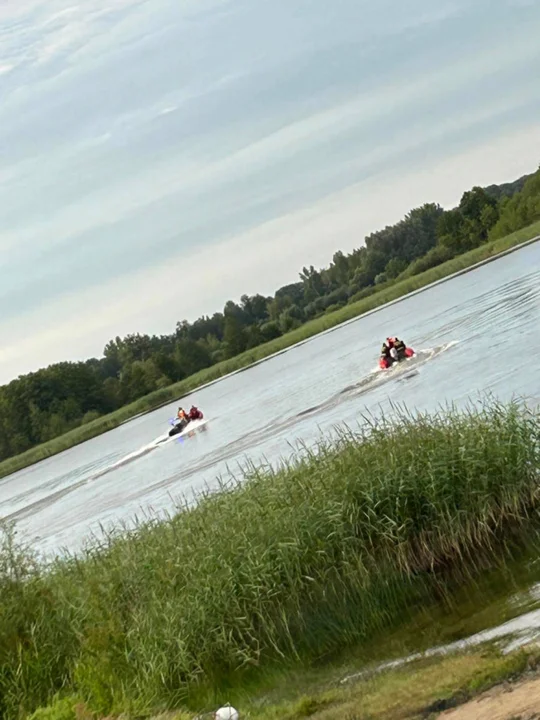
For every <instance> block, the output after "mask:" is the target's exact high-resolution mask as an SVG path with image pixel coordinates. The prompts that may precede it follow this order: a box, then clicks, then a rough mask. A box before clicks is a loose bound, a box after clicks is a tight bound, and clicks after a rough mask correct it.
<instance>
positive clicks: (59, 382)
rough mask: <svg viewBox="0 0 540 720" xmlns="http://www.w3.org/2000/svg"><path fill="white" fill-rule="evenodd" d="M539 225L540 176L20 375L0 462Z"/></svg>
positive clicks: (1, 432)
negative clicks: (95, 353)
mask: <svg viewBox="0 0 540 720" xmlns="http://www.w3.org/2000/svg"><path fill="white" fill-rule="evenodd" d="M539 218H540V169H539V170H538V171H537V172H536V173H534V174H533V175H527V176H524V177H522V178H520V179H519V180H517V181H516V182H514V183H507V184H504V185H499V186H497V185H492V186H490V187H487V188H480V187H474V188H472V190H469V191H467V192H465V193H464V194H463V197H462V198H461V201H460V203H459V205H458V206H457V207H456V208H453V209H451V210H447V211H445V210H443V208H442V207H441V206H440V205H438V204H434V203H429V204H425V205H423V206H422V207H419V208H415V209H414V210H411V212H410V213H408V214H407V215H406V216H405V218H403V220H401V221H400V222H398V223H397V224H396V225H392V226H387V227H385V228H384V229H383V230H379V231H377V232H375V233H372V234H371V235H369V236H368V237H366V238H365V244H364V245H362V246H361V247H358V248H356V249H354V250H353V251H352V252H351V253H349V254H344V253H343V252H341V251H338V252H336V253H335V254H334V257H333V258H332V262H331V263H330V265H329V266H328V267H327V268H324V269H315V268H314V267H313V266H310V267H304V268H303V270H302V272H301V273H300V279H299V281H298V282H295V283H292V284H290V285H285V286H284V287H282V288H280V289H279V290H278V291H277V292H276V293H275V295H274V296H273V297H265V296H263V295H252V296H248V295H244V296H242V297H241V299H240V302H234V301H232V300H230V301H228V302H227V303H226V304H225V307H224V309H223V311H222V312H216V313H214V315H212V316H211V317H209V316H204V317H200V318H199V319H198V320H196V321H195V322H193V323H189V322H187V321H186V320H182V321H180V322H178V323H177V326H176V329H175V331H174V332H173V333H172V334H170V335H161V336H156V335H154V336H150V335H140V334H136V335H128V336H127V337H124V338H120V337H117V338H115V339H114V340H111V341H110V342H109V343H108V344H107V345H106V347H105V349H104V352H103V357H102V358H99V359H96V358H93V359H90V360H87V361H86V362H76V363H73V362H64V363H57V364H54V365H51V366H49V367H48V368H45V369H42V370H39V371H37V372H34V373H30V374H27V375H23V376H20V377H19V378H17V379H16V380H13V381H12V382H10V383H9V384H8V385H4V386H3V387H0V460H3V459H6V458H8V457H11V456H13V455H16V454H18V453H21V452H24V451H25V450H28V449H29V448H31V447H33V446H35V445H37V444H39V443H42V442H45V441H47V440H50V439H52V438H54V437H57V436H58V435H61V434H62V433H64V432H66V431H68V430H70V429H72V428H74V427H77V426H79V425H81V424H83V423H86V422H88V421H90V420H93V419H96V418H97V417H99V416H101V415H104V414H106V413H109V412H112V411H114V410H116V409H118V408H120V407H122V406H123V405H125V404H127V403H130V402H132V401H134V400H137V399H138V398H140V397H142V396H144V395H147V394H148V393H150V392H152V391H154V390H157V389H159V388H162V387H166V386H167V385H170V384H171V383H174V382H176V381H179V380H182V379H183V378H185V377H187V376H189V375H192V374H193V373H195V372H197V371H198V370H202V369H204V368H207V367H210V366H211V365H213V364H215V363H218V362H220V361H221V360H225V359H227V358H231V357H234V356H235V355H238V354H239V353H241V352H243V351H244V350H247V349H250V348H254V347H256V346H258V345H261V344H262V343H265V342H267V341H269V340H273V339H274V338H277V337H279V336H280V335H283V334H284V333H287V332H288V331H290V330H292V329H294V328H297V327H299V326H300V325H302V323H304V322H306V321H308V320H311V319H313V318H316V317H318V316H320V315H322V314H324V313H329V312H332V311H333V310H336V309H337V308H339V307H342V306H343V305H346V304H347V303H351V302H354V301H356V300H359V299H361V298H364V297H367V296H368V295H370V294H372V293H374V292H376V291H377V289H378V288H380V287H381V286H384V285H387V284H389V283H391V282H393V281H395V280H396V279H398V278H399V279H402V278H405V277H409V276H411V275H415V274H417V273H420V272H423V271H424V270H427V269H429V268H431V267H434V266H435V265H438V264H440V263H442V262H445V261H446V260H449V259H451V258H452V257H454V256H456V255H458V254H460V253H463V252H466V251H468V250H471V249H472V248H475V247H477V246H479V245H481V244H482V243H485V242H486V241H488V240H490V239H495V238H499V237H501V236H503V235H506V234H508V233H510V232H513V231H514V230H518V229H520V228H522V227H525V226H527V225H530V224H531V223H533V222H534V221H535V220H537V219H539Z"/></svg>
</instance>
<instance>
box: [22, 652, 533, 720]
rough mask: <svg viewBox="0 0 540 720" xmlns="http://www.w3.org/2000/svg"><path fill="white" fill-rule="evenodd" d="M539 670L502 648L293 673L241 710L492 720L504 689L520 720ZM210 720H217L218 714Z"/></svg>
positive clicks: (283, 718)
mask: <svg viewBox="0 0 540 720" xmlns="http://www.w3.org/2000/svg"><path fill="white" fill-rule="evenodd" d="M539 666H540V651H539V650H538V648H537V647H534V646H529V647H525V648H523V649H520V650H518V651H514V652H512V653H509V654H505V655H503V654H501V653H500V652H499V651H498V650H497V648H496V647H495V646H489V645H486V646H483V647H481V648H478V649H475V650H473V651H470V652H467V653H453V654H450V655H448V656H446V657H442V658H431V659H424V660H419V661H415V662H413V663H411V664H409V665H407V666H405V667H402V668H400V669H397V670H390V671H386V672H384V673H380V674H376V675H373V676H371V677H367V678H363V679H361V680H356V681H354V682H346V683H344V681H343V676H342V675H341V674H340V668H338V667H336V668H325V669H324V670H318V671H304V672H300V673H293V674H291V675H289V676H283V677H282V678H281V679H280V682H279V684H277V685H276V687H274V688H273V689H269V690H267V691H266V692H264V691H262V692H258V693H257V692H256V693H252V694H250V693H249V692H247V693H243V694H242V693H241V694H240V695H239V697H237V698H236V699H235V700H234V705H235V706H236V708H237V709H239V711H240V717H241V720H304V719H305V718H308V717H309V718H312V720H425V719H426V718H433V719H434V718H436V717H439V714H440V713H441V712H444V711H445V710H447V709H450V708H454V709H455V712H457V713H460V720H461V718H463V720H478V715H477V712H478V709H477V707H475V706H474V704H473V701H474V700H475V699H476V698H479V696H481V695H482V694H483V697H482V700H483V702H484V705H488V708H489V709H490V711H491V714H490V715H489V717H493V716H494V713H495V712H498V713H500V711H501V704H502V703H501V696H500V690H502V689H503V687H504V689H506V690H511V691H513V692H512V693H511V694H512V695H513V698H512V700H511V701H510V703H511V707H510V708H509V712H508V714H505V715H501V714H497V715H496V717H497V718H498V719H499V720H500V718H502V717H504V718H505V720H506V719H508V720H518V718H522V717H523V716H522V715H521V712H520V711H521V710H525V709H526V707H527V706H528V705H529V703H531V702H532V703H534V702H536V703H538V702H539V700H540V675H539V673H538V669H539ZM503 684H504V685H503ZM501 686H503V687H501ZM490 690H491V691H492V692H491V693H489V691H490ZM497 691H499V693H498V692H497ZM524 694H525V699H526V701H527V702H526V703H523V695H524ZM517 695H521V696H522V697H520V698H517V697H516V696H517ZM510 703H505V704H510ZM524 706H525V707H524ZM483 710H484V712H485V710H486V708H485V707H484V708H483ZM128 717H129V716H128ZM196 717H197V718H200V717H201V715H197V716H196ZM525 717H530V716H529V715H525ZM202 718H204V720H211V719H212V714H211V713H208V714H203V715H202ZM158 719H159V720H194V713H193V712H189V711H185V710H184V711H181V710H180V711H170V712H164V713H161V714H159V715H158V716H156V717H155V720H158ZM32 720H93V716H92V714H91V713H90V712H89V711H88V709H87V708H86V706H85V705H84V703H82V702H81V701H80V698H77V697H76V696H67V697H64V698H58V699H57V700H56V701H54V702H53V704H52V705H51V706H49V707H47V708H43V709H39V710H38V711H37V712H36V713H35V714H34V715H33V717H32ZM125 720H128V719H127V718H126V719H125Z"/></svg>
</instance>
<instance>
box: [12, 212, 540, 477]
mask: <svg viewBox="0 0 540 720" xmlns="http://www.w3.org/2000/svg"><path fill="white" fill-rule="evenodd" d="M539 234H540V222H538V223H536V224H534V225H531V226H530V227H528V228H523V229H522V230H519V231H518V232H515V233H513V234H512V235H509V236H508V237H505V238H502V239H500V240H495V241H493V242H490V243H486V244H485V245H482V246H480V247H478V248H476V249H475V250H471V251H470V252H468V253H464V254H463V255H459V256H458V257H455V258H453V259H452V260H449V261H448V262H445V263H443V264H441V265H438V266H436V267H434V268H431V269H430V270H426V271H425V272H422V273H419V274H418V275H414V276H412V277H407V278H405V279H401V280H400V279H399V278H398V279H397V280H395V281H390V282H389V283H386V284H385V285H383V286H381V287H380V289H378V290H377V291H376V292H374V293H373V294H372V295H370V296H369V297H366V298H364V299H362V300H358V301H357V302H354V303H350V304H349V305H346V306H345V307H342V308H340V309H339V310H336V311H334V312H332V313H328V314H326V315H323V316H322V317H319V318H317V319H315V320H312V321H310V322H308V323H305V324H304V325H302V326H301V327H299V328H297V329H296V330H293V331H291V332H289V333H287V334H286V335H283V336H281V337H279V338H277V339H276V340H273V341H271V342H269V343H265V344H264V345H260V346H258V347H256V348H253V349H252V350H248V351H246V352H244V353H242V354H241V355H238V356H236V357H234V358H232V359H230V360H227V361H224V362H221V363H218V364H216V365H213V366H212V367H210V368H207V369H206V370H202V371H200V372H198V373H196V374H195V375H192V376H190V377H188V378H186V379H185V380H182V381H181V382H179V383H175V384H174V385H171V386H169V387H167V388H163V389H161V390H157V391H156V392H153V393H151V394H150V395H147V396H145V397H143V398H140V399H139V400H137V401H136V402H134V403H131V404H130V405H126V406H125V407H123V408H121V409H120V410H117V411H116V412H114V413H111V414H110V415H107V416H104V417H101V418H98V419H96V420H93V421H92V422H89V423H87V424H85V425H82V426H81V427H78V428H76V429H74V430H72V431H70V432H68V433H66V434H65V435H62V436H60V437H57V438H55V439H53V440H51V441H49V442H47V443H44V444H42V445H39V446H37V447H34V448H32V449H30V450H28V451H27V452H25V453H22V454H20V455H17V456H15V457H12V458H9V459H7V460H5V461H3V462H1V463H0V478H1V477H5V476H6V475H9V474H11V473H14V472H16V471H17V470H20V469H22V468H24V467H27V466H28V465H32V464H34V463H36V462H39V461H40V460H44V459H46V458H48V457H51V456H52V455H56V454H58V453H60V452H63V451H64V450H67V449H69V448H71V447H73V446H74V445H78V444H80V443H82V442H85V441H87V440H90V439H91V438H94V437H96V436H98V435H101V434H102V433H104V432H107V431H108V430H112V429H114V428H115V427H118V426H119V425H121V424H122V423H123V422H125V421H126V420H128V419H130V418H132V417H134V416H136V415H139V414H141V413H145V412H148V411H150V410H154V409H156V408H158V407H161V406H163V405H166V404H168V403H170V402H173V401H174V400H177V399H179V398H181V397H183V396H185V395H187V394H189V393H191V392H192V391H194V390H196V389H199V388H201V387H204V386H205V385H208V384H211V383H212V382H215V381H217V380H219V379H220V378H223V377H225V376H227V375H229V374H231V373H234V372H237V371H239V370H242V369H245V368H247V367H249V366H250V365H253V364H255V363H258V362H262V361H263V360H265V359H267V358H269V357H271V356H272V355H275V354H276V353H280V352H283V351H285V350H286V349H287V348H290V347H291V346H293V345H296V344H297V343H301V342H303V341H306V340H308V339H309V338H311V337H313V336H315V335H317V334H319V333H321V332H324V331H326V330H329V329H331V328H334V327H336V326H338V325H340V324H341V323H344V322H346V321H348V320H351V319H353V318H355V317H358V316H360V315H363V314H365V313H368V312H370V311H373V310H375V309H376V308H378V307H380V306H382V305H384V304H386V303H389V302H392V301H395V300H398V299H400V298H403V297H404V296H406V295H408V294H410V293H412V292H415V291H418V290H420V289H422V288H425V287H427V286H428V285H431V284H432V283H435V282H437V281H441V280H443V279H444V278H449V277H450V276H452V275H455V274H456V273H460V272H464V271H467V270H468V269H471V268H472V267H473V266H475V265H476V264H478V263H482V262H486V261H489V260H490V259H495V257H496V256H497V255H500V254H501V253H505V252H507V251H509V250H511V249H516V248H517V247H518V246H519V245H521V244H523V243H525V242H527V241H529V240H530V239H531V238H535V237H536V236H537V235H539ZM377 342H378V340H377Z"/></svg>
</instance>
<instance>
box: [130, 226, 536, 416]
mask: <svg viewBox="0 0 540 720" xmlns="http://www.w3.org/2000/svg"><path fill="white" fill-rule="evenodd" d="M539 241H540V235H536V236H535V237H533V238H530V239H529V240H525V241H524V242H522V243H520V244H519V245H514V246H512V247H510V248H507V249H506V250H501V251H500V252H499V253H497V254H496V255H491V256H490V257H487V258H484V259H483V260H479V261H478V262H476V263H474V264H473V265H469V266H468V267H466V268H462V269H461V270H456V271H455V272H454V273H451V274H450V275H445V276H444V277H442V278H439V279H438V280H434V281H433V282H431V283H429V284H427V285H423V286H422V287H419V288H417V289H416V290H411V292H409V293H407V294H406V295H401V296H400V297H397V298H395V299H394V300H388V302H385V303H383V304H382V305H378V306H377V307H374V308H372V309H371V310H366V311H365V312H362V313H360V314H358V315H355V316H354V317H352V318H349V319H348V320H343V322H340V323H339V324H337V325H333V326H332V327H329V328H326V329H325V330H321V331H320V332H317V333H315V334H313V335H310V337H307V338H305V339H304V340H299V341H298V342H296V343H294V344H293V345H288V346H287V347H285V348H283V349H282V350H277V351H276V352H274V353H272V354H270V355H267V356H265V357H263V358H261V359H260V360H255V361H254V362H252V363H250V364H249V365H245V366H244V367H242V368H239V369H238V370H233V371H232V372H230V373H227V374H226V375H222V376H221V377H218V378H215V379H214V380H210V381H209V382H207V383H204V384H203V385H199V386H197V387H196V388H194V389H193V390H191V391H190V392H189V393H187V394H185V395H180V396H179V397H178V398H177V400H181V399H182V398H184V397H189V395H191V394H193V393H194V392H199V391H201V390H205V389H206V388H208V387H211V386H212V385H216V384H217V383H219V382H221V381H222V380H226V379H227V378H230V377H233V376H234V375H238V374H239V373H242V372H245V371H246V370H250V369H251V368H253V367H256V366H257V365H261V364H262V363H265V362H267V361H268V360H272V359H273V358H276V357H278V356H279V355H283V354H284V353H287V352H289V351H290V350H295V349H296V348H299V347H301V346H302V345H306V344H307V343H309V342H311V341H313V340H315V339H316V338H318V337H321V336H323V335H328V334H330V333H332V332H335V331H336V330H339V329H340V328H343V327H345V326H346V325H351V324H352V323H354V322H357V321H358V320H360V319H361V318H364V317H368V316H369V315H373V314H375V313H377V312H379V311H381V310H384V309H385V308H387V307H390V306H392V305H396V304H397V303H400V302H403V301H404V300H407V299H408V298H410V297H413V296H414V295H419V294H420V293H423V292H425V291H426V290H430V289H431V288H433V287H436V286H437V285H442V284H443V283H445V282H448V281H450V280H454V279H455V278H457V277H459V276H460V275H465V274H467V273H469V272H472V271H473V270H477V269H478V268H480V267H483V266H484V265H488V264H489V263H492V262H495V260H500V259H501V258H503V257H505V256H506V255H511V254H512V253H514V252H517V251H518V250H523V249H524V248H525V247H527V246H528V245H534V243H536V242H539ZM457 257H459V256H457ZM449 262H451V261H449ZM345 307H346V306H345ZM172 402H175V400H168V401H167V402H165V403H163V404H161V405H156V407H154V408H150V409H148V410H143V411H142V412H140V413H138V414H137V415H133V416H132V417H130V418H127V419H126V420H122V422H121V423H120V425H125V424H126V423H129V422H131V421H132V420H136V419H137V418H139V417H143V416H144V415H149V414H150V413H152V412H154V411H155V410H159V409H160V408H163V407H167V405H170V404H171V403H172Z"/></svg>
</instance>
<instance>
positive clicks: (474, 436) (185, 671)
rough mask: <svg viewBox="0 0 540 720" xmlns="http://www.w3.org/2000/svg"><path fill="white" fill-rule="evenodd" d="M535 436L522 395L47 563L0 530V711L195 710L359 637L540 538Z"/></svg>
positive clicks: (369, 433) (279, 473)
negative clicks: (205, 699)
mask: <svg viewBox="0 0 540 720" xmlns="http://www.w3.org/2000/svg"><path fill="white" fill-rule="evenodd" d="M539 441H540V417H539V416H538V415H537V414H533V413H531V412H530V411H527V410H525V409H523V408H521V407H520V406H518V405H517V404H511V405H509V406H500V405H497V404H493V405H489V406H485V407H480V408H473V409H471V410H470V411H468V412H466V413H458V412H456V411H454V410H449V411H448V412H445V413H440V414H436V415H415V416H409V415H406V414H404V413H399V414H398V417H397V420H394V421H392V422H391V421H382V422H380V423H370V424H367V425H365V426H363V429H361V430H359V431H358V432H352V431H350V430H341V431H340V432H339V433H338V435H337V437H335V438H334V439H333V440H332V441H327V442H322V443H321V444H320V445H319V447H318V448H316V449H315V450H309V449H307V448H303V449H301V450H300V451H299V453H298V454H297V455H296V456H295V457H294V458H293V459H292V460H291V461H290V462H288V463H284V464H283V467H281V468H280V469H278V470H272V469H271V468H250V469H249V470H248V472H247V476H246V477H245V478H243V479H242V481H241V482H237V483H232V484H229V485H226V486H223V487H222V488H221V492H219V493H214V494H208V495H206V496H204V497H201V498H200V501H199V503H198V504H197V505H196V506H195V507H190V508H187V507H186V508H184V509H183V510H182V511H180V512H179V513H178V514H177V515H175V516H174V517H171V518H170V519H169V520H167V521H162V522H150V523H146V524H144V525H141V526H140V527H139V528H138V529H137V530H135V531H133V532H129V533H128V532H124V533H121V534H119V535H116V536H108V537H106V538H105V539H104V540H103V541H102V542H101V543H97V541H96V543H94V544H93V545H91V546H89V547H88V548H86V550H85V551H84V552H83V554H82V555H81V556H78V557H71V558H67V559H61V560H57V561H55V563H54V564H53V566H52V567H50V568H47V569H45V568H42V567H40V566H39V565H37V564H36V563H35V562H34V561H33V560H32V558H31V557H30V556H29V555H28V553H27V552H23V551H22V550H21V549H20V548H18V547H17V546H16V545H15V544H14V543H13V539H12V538H11V536H10V535H9V533H8V534H6V535H5V537H4V545H3V547H2V548H1V551H0V608H1V612H0V715H1V716H2V717H3V718H14V717H15V716H20V713H21V712H22V713H24V712H28V711H32V710H33V709H35V708H36V707H38V706H40V705H44V704H46V703H47V702H48V701H50V699H51V697H52V696H53V694H54V693H55V692H58V691H61V692H66V693H75V694H76V695H77V696H79V697H81V698H82V699H84V700H85V701H87V702H88V703H89V704H90V706H91V707H92V708H93V709H95V710H97V711H100V712H102V713H107V712H115V711H116V712H117V711H121V710H131V711H137V712H142V711H145V710H149V709H151V710H153V711H157V710H160V709H163V708H172V707H175V706H178V705H180V704H184V705H187V706H190V705H194V704H196V702H197V701H198V699H199V698H200V697H201V695H200V693H203V692H207V691H208V689H209V688H210V689H211V688H221V687H223V686H224V685H226V684H227V683H237V682H240V681H241V680H242V679H244V678H247V677H248V676H253V675H255V677H256V675H257V673H259V672H261V671H262V670H264V669H265V668H269V667H270V666H272V665H274V664H276V663H294V662H296V661H298V660H299V659H321V658H324V657H325V656H327V655H328V654H331V653H333V652H334V651H336V650H338V649H340V648H342V647H343V646H344V645H352V644H355V643H359V642H362V641H363V640H365V639H367V638H369V637H370V636H371V635H373V633H375V632H377V631H380V630H384V628H387V627H389V626H390V625H391V624H393V623H395V622H397V621H398V620H399V619H400V618H402V617H404V615H405V614H406V612H407V610H408V608H410V607H411V606H412V605H413V604H418V603H420V602H422V601H426V600H428V599H432V598H433V597H434V595H437V594H438V593H440V592H446V591H447V590H448V588H450V587H451V583H452V582H453V581H455V580H456V579H461V578H463V577H464V576H467V575H474V574H475V573H477V572H478V571H479V570H480V569H481V568H482V567H489V566H490V565H492V564H493V563H494V562H496V559H497V558H498V557H500V556H501V555H504V554H508V553H510V552H511V551H512V549H513V548H517V547H519V546H523V545H524V544H525V543H526V542H531V541H532V539H533V538H536V532H537V529H538V527H539V523H538V520H539V515H538V512H539V508H540V494H539V493H540V489H539V482H538V481H539V462H540V450H539Z"/></svg>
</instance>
